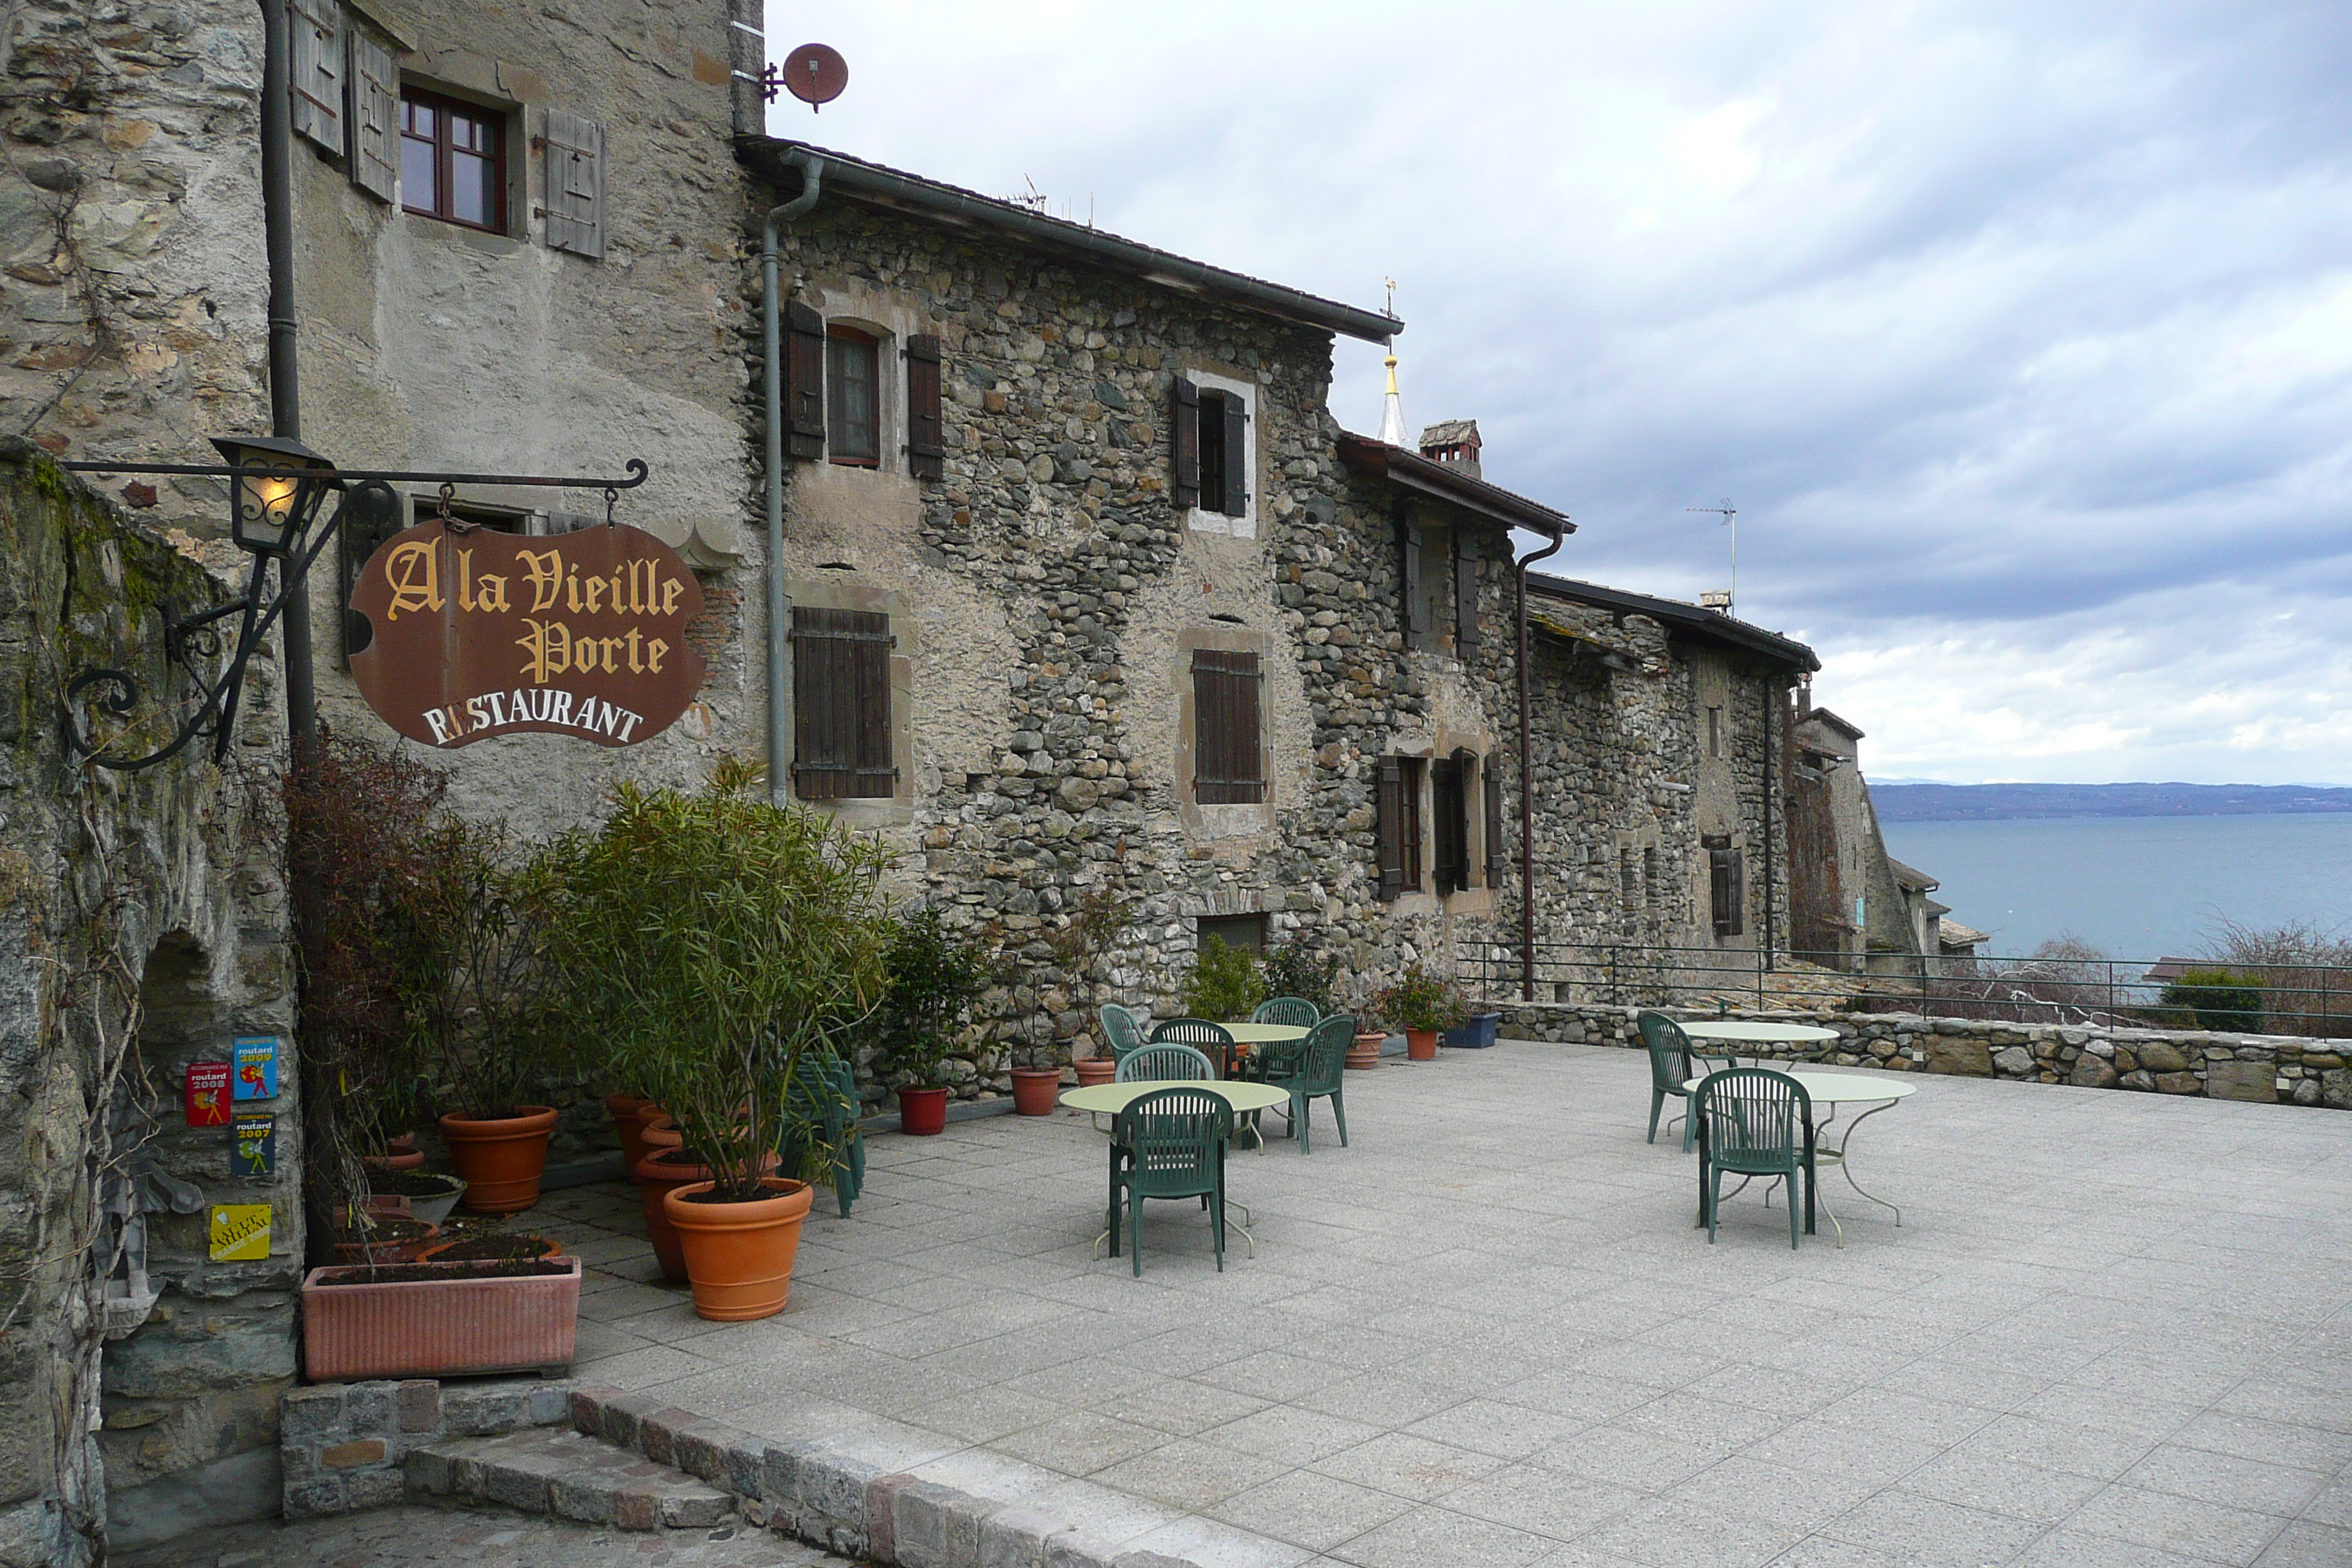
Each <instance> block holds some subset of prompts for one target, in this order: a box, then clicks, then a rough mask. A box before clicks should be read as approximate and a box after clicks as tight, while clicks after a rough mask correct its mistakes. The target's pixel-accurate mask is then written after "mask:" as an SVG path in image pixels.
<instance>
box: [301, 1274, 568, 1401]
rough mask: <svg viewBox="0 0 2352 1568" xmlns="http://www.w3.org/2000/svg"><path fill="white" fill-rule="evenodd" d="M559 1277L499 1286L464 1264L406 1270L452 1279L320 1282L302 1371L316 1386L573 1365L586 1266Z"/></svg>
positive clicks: (308, 1320) (307, 1304)
mask: <svg viewBox="0 0 2352 1568" xmlns="http://www.w3.org/2000/svg"><path fill="white" fill-rule="evenodd" d="M547 1261H549V1262H551V1263H556V1264H562V1265H563V1266H564V1272H563V1273H562V1274H544V1275H532V1276H526V1277H523V1278H520V1279H498V1278H495V1277H490V1276H486V1275H484V1274H483V1273H481V1272H480V1269H479V1267H478V1265H474V1264H467V1263H425V1264H414V1265H408V1266H406V1267H411V1268H431V1269H435V1270H440V1271H446V1274H447V1278H446V1279H417V1280H395V1281H388V1282H384V1283H380V1284H367V1283H360V1282H353V1283H350V1284H335V1285H329V1284H322V1283H321V1282H320V1279H321V1277H322V1276H324V1275H326V1274H329V1273H332V1272H339V1271H340V1270H333V1269H325V1268H313V1269H312V1270H310V1273H309V1274H308V1275H307V1276H305V1277H304V1279H303V1280H302V1370H303V1372H304V1373H306V1374H307V1375H308V1376H309V1377H310V1381H312V1382H313V1383H333V1382H352V1381H357V1380H360V1379H365V1378H380V1377H451V1376H458V1375H464V1374H469V1373H489V1372H530V1371H536V1370H538V1369H541V1368H543V1367H558V1366H569V1365H571V1364H572V1345H573V1342H574V1340H575V1338H576V1337H577V1333H578V1330H579V1325H580V1259H578V1258H549V1259H548V1260H547Z"/></svg>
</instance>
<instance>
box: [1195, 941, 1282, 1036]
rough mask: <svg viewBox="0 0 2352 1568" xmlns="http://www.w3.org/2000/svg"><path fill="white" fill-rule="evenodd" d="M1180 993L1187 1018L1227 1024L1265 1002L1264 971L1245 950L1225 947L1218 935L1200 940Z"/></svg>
mask: <svg viewBox="0 0 2352 1568" xmlns="http://www.w3.org/2000/svg"><path fill="white" fill-rule="evenodd" d="M1181 995H1182V997H1183V1002H1184V1013H1185V1016H1187V1017H1192V1018H1206V1019H1208V1020H1210V1021H1211V1022H1213V1023H1218V1024H1230V1023H1233V1022H1234V1021H1236V1020H1238V1019H1242V1018H1246V1017H1248V1016H1250V1014H1251V1013H1252V1012H1254V1011H1255V1010H1256V1007H1257V1005H1258V1004H1259V1003H1261V1002H1263V1001H1265V971H1264V969H1263V968H1261V967H1260V965H1259V963H1258V961H1257V954H1256V953H1255V952H1251V951H1250V950H1249V949H1248V948H1245V947H1228V946H1226V945H1225V939H1224V938H1223V937H1221V936H1209V937H1204V938H1202V942H1201V951H1200V953H1199V954H1198V956H1196V957H1195V958H1194V959H1193V961H1192V969H1191V971H1190V972H1188V973H1186V974H1185V976H1184V984H1183V986H1182V989H1181Z"/></svg>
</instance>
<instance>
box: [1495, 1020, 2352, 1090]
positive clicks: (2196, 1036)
mask: <svg viewBox="0 0 2352 1568" xmlns="http://www.w3.org/2000/svg"><path fill="white" fill-rule="evenodd" d="M1482 1005H1484V1006H1486V1007H1487V1008H1490V1009H1492V1010H1493V1011H1495V1012H1497V1013H1500V1014H1501V1015H1502V1022H1501V1024H1500V1025H1499V1026H1497V1028H1498V1032H1499V1033H1500V1034H1502V1035H1505V1036H1507V1037H1512V1038H1515V1039H1523V1040H1550V1041H1557V1042H1561V1043H1566V1044H1572V1045H1592V1046H1623V1047H1628V1048H1631V1049H1635V1050H1638V1049H1640V1048H1641V1047H1642V1037H1641V1032H1640V1030H1639V1029H1638V1028H1636V1027H1635V1025H1634V1018H1635V1016H1636V1014H1637V1012H1638V1009H1635V1008H1632V1007H1606V1006H1598V1005H1568V1004H1560V1003H1546V1002H1534V1003H1529V1002H1517V1001H1510V1000H1496V1001H1489V1002H1486V1003H1484V1004H1482ZM1660 1011H1662V1012H1664V1013H1665V1014H1666V1015H1667V1016H1669V1017H1674V1018H1706V1017H1712V1016H1715V1015H1713V1014H1712V1013H1709V1012H1706V1011H1705V1010H1703V1009H1687V1008H1674V1007H1665V1008H1662V1009H1660ZM1739 1016H1741V1017H1742V1018H1743V1019H1751V1020H1753V1021H1759V1022H1761V1021H1769V1022H1773V1023H1784V1024H1811V1025H1814V1026H1819V1027H1822V1028H1829V1029H1835V1030H1836V1031H1837V1032H1838V1037H1839V1038H1838V1042H1837V1044H1836V1045H1835V1046H1834V1047H1832V1048H1831V1050H1830V1052H1829V1053H1828V1057H1827V1058H1826V1059H1828V1060H1832V1061H1834V1062H1836V1063H1837V1064H1838V1065H1840V1066H1843V1067H1865V1068H1884V1069H1885V1070H1888V1071H1893V1072H1927V1073H1946V1074H1952V1075H1956V1076H1959V1077H1964V1078H1999V1079H2012V1080H2015V1081H2019V1082H2025V1083H2063V1084H2071V1085H2073V1086H2074V1087H2075V1088H2077V1089H2137V1090H2139V1091H2141V1092H2143V1093H2156V1094H2193V1095H2202V1096H2205V1097H2206V1098H2208V1099H2211V1100H2257V1101H2262V1102H2264V1103H2273V1104H2276V1103H2288V1104H2294V1105H2313V1106H2325V1107H2326V1108H2327V1109H2329V1110H2352V1040H2309V1039H2302V1038H2297V1037H2291V1036H2284V1035H2231V1034H2221V1033H2215V1032H2208V1031H2205V1030H2199V1029H2117V1028H2103V1027H2095V1026H2089V1025H2074V1024H2054V1025H2052V1024H2008V1023H1995V1022H1985V1021H1982V1020H1979V1019H1973V1018H1927V1017H1922V1016H1919V1015H1917V1014H1914V1013H1772V1014H1754V1015H1749V1014H1742V1015H1739ZM1813 1050H1814V1047H1799V1046H1772V1045H1756V1044H1753V1043H1751V1042H1746V1041H1743V1042H1741V1043H1740V1045H1739V1046H1738V1053H1739V1055H1740V1057H1741V1058H1743V1059H1748V1058H1759V1057H1760V1058H1763V1059H1766V1060H1805V1059H1810V1058H1811V1055H1812V1053H1813Z"/></svg>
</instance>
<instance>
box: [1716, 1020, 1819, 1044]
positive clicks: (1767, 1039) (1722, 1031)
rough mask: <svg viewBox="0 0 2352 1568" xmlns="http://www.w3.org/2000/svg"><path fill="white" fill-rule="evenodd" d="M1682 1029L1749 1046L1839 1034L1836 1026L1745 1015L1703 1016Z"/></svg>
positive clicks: (1806, 1041) (1812, 1040)
mask: <svg viewBox="0 0 2352 1568" xmlns="http://www.w3.org/2000/svg"><path fill="white" fill-rule="evenodd" d="M1682 1028H1683V1033H1684V1034H1685V1035H1688V1036H1689V1037H1691V1038H1692V1039H1694V1040H1723V1041H1727V1042H1730V1043H1735V1044H1736V1043H1743V1042H1744V1043H1746V1044H1748V1045H1779V1046H1818V1045H1823V1044H1826V1043H1827V1042H1829V1041H1831V1040H1834V1039H1836V1038H1837V1037H1838V1032H1837V1031H1836V1030H1835V1029H1824V1028H1822V1027H1821V1026H1819V1025H1817V1024H1761V1023H1750V1022H1749V1021H1748V1020H1747V1019H1744V1018H1701V1019H1699V1020H1697V1021H1696V1022H1695V1023H1689V1024H1685V1025H1684V1026H1682Z"/></svg>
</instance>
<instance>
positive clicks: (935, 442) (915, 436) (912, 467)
mask: <svg viewBox="0 0 2352 1568" xmlns="http://www.w3.org/2000/svg"><path fill="white" fill-rule="evenodd" d="M947 460H948V448H947V433H946V430H945V429H944V428H943V427H942V426H941V423H940V340H939V339H938V338H936V337H934V336H932V335H931V334H930V333H929V332H917V333H915V334H913V335H912V336H910V337H908V340H907V471H908V473H910V474H912V475H914V476H915V478H917V479H944V478H945V477H946V476H947Z"/></svg>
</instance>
